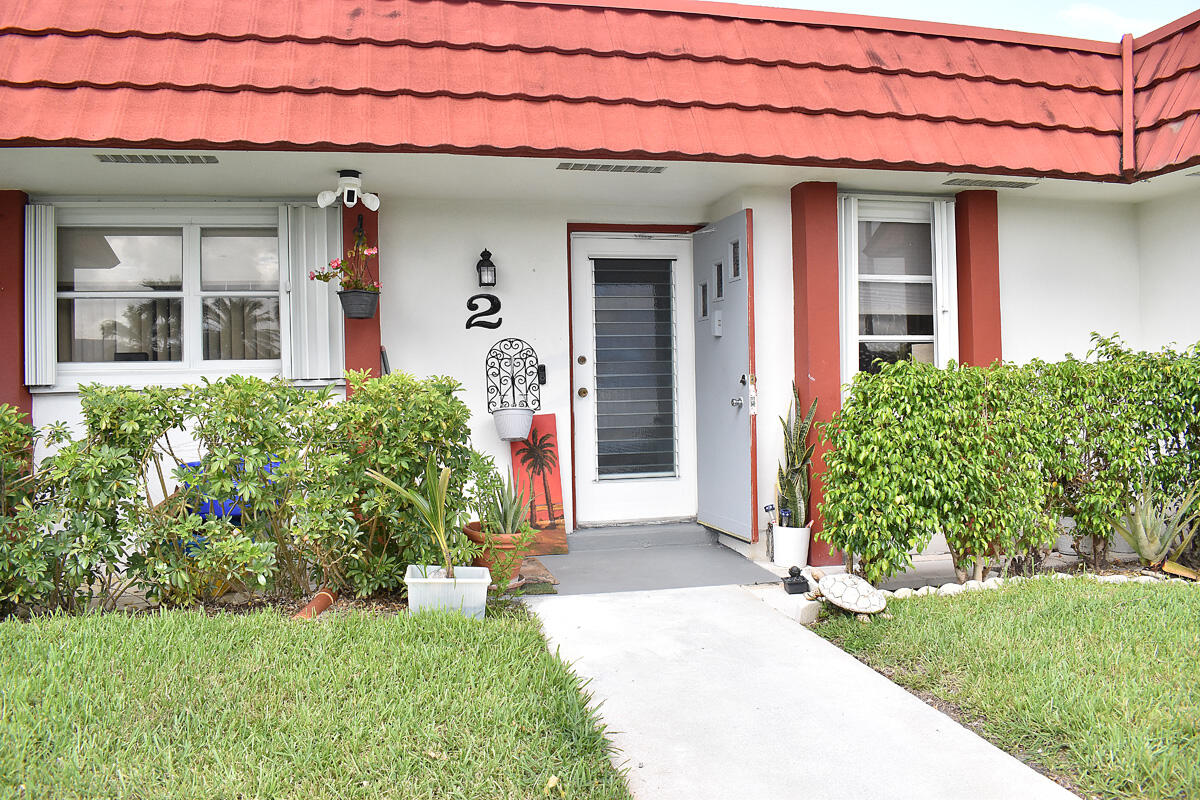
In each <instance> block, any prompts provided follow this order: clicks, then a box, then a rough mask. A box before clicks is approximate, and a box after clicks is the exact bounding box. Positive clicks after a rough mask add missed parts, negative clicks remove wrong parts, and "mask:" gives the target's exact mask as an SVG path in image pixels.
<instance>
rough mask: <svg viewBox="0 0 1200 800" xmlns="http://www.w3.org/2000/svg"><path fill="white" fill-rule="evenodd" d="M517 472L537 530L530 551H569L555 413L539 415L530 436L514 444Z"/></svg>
mask: <svg viewBox="0 0 1200 800" xmlns="http://www.w3.org/2000/svg"><path fill="white" fill-rule="evenodd" d="M512 465H513V473H514V474H515V475H516V478H517V485H518V486H519V487H520V488H521V489H523V490H524V491H525V493H526V495H527V496H528V497H529V498H530V501H531V502H530V507H529V524H530V526H531V527H532V528H533V529H534V530H535V531H536V534H535V535H534V539H533V545H532V546H531V547H530V548H529V552H531V553H533V554H534V555H536V556H548V555H559V554H562V553H565V552H567V523H566V520H565V519H564V517H563V500H562V478H561V477H560V475H559V471H558V425H557V423H556V422H555V419H554V415H553V414H535V415H534V417H533V426H532V427H531V428H530V429H529V437H528V438H527V439H525V441H523V442H513V443H512Z"/></svg>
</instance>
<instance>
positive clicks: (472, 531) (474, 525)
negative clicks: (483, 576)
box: [463, 522, 529, 588]
mask: <svg viewBox="0 0 1200 800" xmlns="http://www.w3.org/2000/svg"><path fill="white" fill-rule="evenodd" d="M479 526H480V523H478V522H469V523H467V524H466V525H465V526H464V527H463V533H465V534H466V535H467V538H468V539H470V540H471V541H472V542H474V543H475V544H480V545H481V544H484V536H483V531H482V530H480V527H479ZM491 546H492V547H493V548H495V549H497V550H504V551H506V552H510V553H511V552H514V551H516V549H517V543H516V537H515V536H512V535H510V534H507V533H500V534H497V535H495V536H492V537H491ZM528 552H529V548H528V547H525V548H523V549H522V551H521V556H522V558H524V555H525V554H526V553H528ZM522 558H518V559H515V560H514V561H513V566H512V570H511V571H510V574H509V576H508V582H509V583H512V582H513V581H515V580H516V579H517V577H518V576H520V574H521V561H522ZM492 561H493V559H492V558H491V553H490V552H489V551H488V550H484V552H483V553H482V554H481V555H480V556H479V557H478V558H476V559H475V560H474V561H472V562H471V564H472V565H473V566H476V567H487V568H488V569H489V570H490V569H491V568H492ZM502 588H503V587H502Z"/></svg>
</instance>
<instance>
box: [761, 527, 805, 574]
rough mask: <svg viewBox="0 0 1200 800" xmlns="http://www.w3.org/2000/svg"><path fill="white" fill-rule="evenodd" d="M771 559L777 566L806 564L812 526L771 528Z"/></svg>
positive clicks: (801, 565)
mask: <svg viewBox="0 0 1200 800" xmlns="http://www.w3.org/2000/svg"><path fill="white" fill-rule="evenodd" d="M771 536H772V551H773V553H774V555H773V556H772V561H773V562H774V563H775V566H777V567H784V568H785V569H786V568H788V567H803V566H805V565H806V564H808V542H809V540H810V539H811V538H812V526H811V525H808V526H806V527H803V528H786V527H784V526H782V525H776V526H774V527H773V528H772V533H771Z"/></svg>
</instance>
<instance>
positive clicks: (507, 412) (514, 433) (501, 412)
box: [492, 408, 533, 442]
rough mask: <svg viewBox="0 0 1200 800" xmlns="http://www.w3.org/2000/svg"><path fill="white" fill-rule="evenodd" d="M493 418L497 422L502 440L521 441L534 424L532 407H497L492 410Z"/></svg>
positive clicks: (497, 428) (497, 431) (497, 430)
mask: <svg viewBox="0 0 1200 800" xmlns="http://www.w3.org/2000/svg"><path fill="white" fill-rule="evenodd" d="M492 420H493V421H494V422H495V423H496V433H498V434H500V439H501V441H505V442H519V441H521V440H523V439H525V438H526V437H528V436H529V428H530V427H531V426H532V425H533V409H532V408H497V409H496V410H495V411H493V412H492Z"/></svg>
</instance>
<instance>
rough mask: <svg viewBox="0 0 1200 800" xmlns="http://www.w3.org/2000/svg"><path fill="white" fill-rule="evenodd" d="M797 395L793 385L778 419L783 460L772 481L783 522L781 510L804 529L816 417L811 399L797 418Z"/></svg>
mask: <svg viewBox="0 0 1200 800" xmlns="http://www.w3.org/2000/svg"><path fill="white" fill-rule="evenodd" d="M799 414H800V392H799V391H798V390H797V389H796V384H795V382H793V383H792V404H791V405H790V406H789V407H788V415H787V418H786V419H784V418H783V417H780V418H779V422H780V424H782V425H783V460H782V461H780V462H779V471H778V473H777V474H776V479H775V481H776V482H775V506H776V508H777V509H778V513H779V514H780V519H782V516H783V512H784V510H787V511H788V512H790V514H791V516H792V524H793V525H794V526H796V527H798V528H803V527H804V526H805V525H807V524H808V499H809V495H808V474H809V472H810V470H811V469H812V457H813V450H814V448H815V447H816V445H815V444H809V443H808V434H809V431H811V430H812V423H813V418H815V417H816V415H817V401H816V399H815V398H814V399H813V401H812V405H811V406H809V408H808V413H807V414H806V415H805V416H804V418H803V419H801V418H800V416H799Z"/></svg>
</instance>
